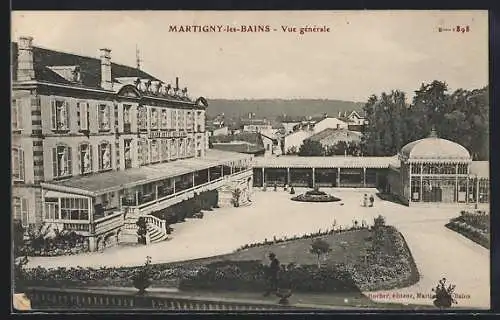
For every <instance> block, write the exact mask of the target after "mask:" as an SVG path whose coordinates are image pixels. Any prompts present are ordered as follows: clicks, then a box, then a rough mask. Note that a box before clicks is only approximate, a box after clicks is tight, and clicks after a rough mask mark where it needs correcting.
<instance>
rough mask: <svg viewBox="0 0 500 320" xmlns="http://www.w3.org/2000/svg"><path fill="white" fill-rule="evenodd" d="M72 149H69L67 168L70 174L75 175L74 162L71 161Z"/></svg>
mask: <svg viewBox="0 0 500 320" xmlns="http://www.w3.org/2000/svg"><path fill="white" fill-rule="evenodd" d="M71 149H72V148H71V147H67V149H66V150H67V151H66V152H67V153H68V163H67V166H68V171H67V172H68V174H72V173H73V167H72V161H71V156H72V154H71V153H72V152H71Z"/></svg>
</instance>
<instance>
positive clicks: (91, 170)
mask: <svg viewBox="0 0 500 320" xmlns="http://www.w3.org/2000/svg"><path fill="white" fill-rule="evenodd" d="M93 155H94V152H93V150H92V145H91V144H89V160H90V172H93V171H94V161H92V157H93Z"/></svg>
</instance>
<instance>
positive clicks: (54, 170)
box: [52, 148, 58, 178]
mask: <svg viewBox="0 0 500 320" xmlns="http://www.w3.org/2000/svg"><path fill="white" fill-rule="evenodd" d="M57 173H58V172H57V148H52V175H53V176H54V178H56V177H57V176H58V174H57Z"/></svg>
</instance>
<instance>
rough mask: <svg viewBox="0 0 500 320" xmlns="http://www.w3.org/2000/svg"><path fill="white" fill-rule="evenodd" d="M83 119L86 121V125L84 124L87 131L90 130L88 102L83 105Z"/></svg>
mask: <svg viewBox="0 0 500 320" xmlns="http://www.w3.org/2000/svg"><path fill="white" fill-rule="evenodd" d="M85 119H87V123H86V124H85V125H86V126H87V130H90V104H89V103H88V102H87V103H85Z"/></svg>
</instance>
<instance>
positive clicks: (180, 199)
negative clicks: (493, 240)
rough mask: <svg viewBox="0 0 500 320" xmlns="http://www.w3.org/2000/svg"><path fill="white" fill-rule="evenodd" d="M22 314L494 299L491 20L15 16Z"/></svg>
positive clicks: (410, 305)
mask: <svg viewBox="0 0 500 320" xmlns="http://www.w3.org/2000/svg"><path fill="white" fill-rule="evenodd" d="M11 37H12V40H11V43H10V47H11V66H12V68H11V71H12V100H11V108H10V112H11V128H12V130H11V155H12V165H11V178H12V199H11V201H12V206H11V208H12V235H13V239H12V241H13V252H12V254H13V257H14V260H13V261H14V263H13V266H12V268H13V273H12V274H13V279H12V281H13V292H12V299H13V312H20V311H26V310H28V311H29V310H31V311H43V312H51V311H61V310H69V311H75V312H76V311H78V312H82V311H99V310H115V311H116V312H130V311H134V310H146V311H147V310H150V311H151V310H156V311H158V310H161V311H165V312H176V311H190V312H214V311H231V312H233V311H238V312H269V311H276V310H279V311H288V310H293V311H303V312H311V311H312V310H325V311H335V310H351V311H354V312H358V311H368V310H393V311H400V310H433V311H439V310H452V311H453V310H460V309H474V310H487V309H489V308H490V207H489V203H490V176H489V147H488V146H489V141H488V139H489V118H488V114H489V109H490V103H489V83H488V82H489V76H488V73H489V70H488V12H487V11H463V10H460V11H366V10H363V11H304V12H298V11H293V12H292V11H289V12H287V11H280V12H278V11H266V12H255V11H253V12H250V11H248V12H245V11H219V12H218V11H196V12H195V11H81V12H77V11H57V12H56V11H53V12H51V11H38V12H28V11H14V12H12V34H11Z"/></svg>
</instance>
